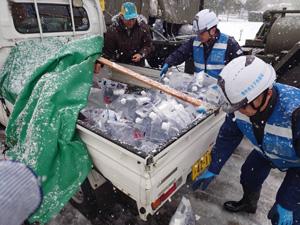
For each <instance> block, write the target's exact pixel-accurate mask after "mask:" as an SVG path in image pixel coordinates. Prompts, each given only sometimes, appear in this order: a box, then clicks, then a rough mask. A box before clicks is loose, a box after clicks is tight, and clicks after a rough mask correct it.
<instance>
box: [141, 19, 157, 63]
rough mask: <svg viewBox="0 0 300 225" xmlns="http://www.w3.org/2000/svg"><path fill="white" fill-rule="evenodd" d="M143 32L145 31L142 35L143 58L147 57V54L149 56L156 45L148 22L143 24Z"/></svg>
mask: <svg viewBox="0 0 300 225" xmlns="http://www.w3.org/2000/svg"><path fill="white" fill-rule="evenodd" d="M141 32H143V35H142V43H143V46H142V48H141V50H140V51H139V52H140V54H141V55H142V56H143V58H146V57H147V56H149V54H150V53H151V52H153V51H154V45H153V43H152V37H151V33H150V28H149V26H148V25H147V24H143V26H142V29H141Z"/></svg>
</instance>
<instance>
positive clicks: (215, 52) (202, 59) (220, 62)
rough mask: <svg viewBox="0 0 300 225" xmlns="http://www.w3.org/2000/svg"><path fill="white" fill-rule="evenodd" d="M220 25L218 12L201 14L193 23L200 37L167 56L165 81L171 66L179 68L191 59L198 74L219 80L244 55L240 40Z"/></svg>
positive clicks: (164, 66)
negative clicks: (224, 69) (226, 68)
mask: <svg viewBox="0 0 300 225" xmlns="http://www.w3.org/2000/svg"><path fill="white" fill-rule="evenodd" d="M218 22H219V20H218V18H217V16H216V14H215V13H214V12H211V11H209V10H208V9H203V10H201V11H200V12H198V13H197V14H196V16H195V19H194V20H193V31H194V32H195V33H196V34H197V36H196V37H192V38H191V39H189V40H188V41H187V42H186V43H184V44H182V45H181V46H180V47H179V48H178V49H176V50H175V51H174V52H173V53H172V54H171V55H169V56H168V57H167V59H166V60H165V62H164V65H163V67H162V69H161V72H160V76H161V78H162V77H164V76H165V74H166V73H167V71H168V68H169V67H171V66H177V65H179V64H181V63H183V62H184V61H186V60H187V59H189V58H190V57H193V60H194V72H196V73H198V72H201V71H204V72H205V73H207V74H208V75H210V76H212V77H214V78H217V76H218V75H219V73H220V72H221V70H222V69H223V67H224V65H226V64H227V63H228V62H230V61H231V60H232V59H234V58H236V57H238V56H240V55H242V53H243V52H242V50H241V47H240V46H239V44H238V43H237V42H236V40H235V39H234V38H233V37H230V36H228V35H226V34H224V33H221V32H220V30H219V29H218V28H217V25H218Z"/></svg>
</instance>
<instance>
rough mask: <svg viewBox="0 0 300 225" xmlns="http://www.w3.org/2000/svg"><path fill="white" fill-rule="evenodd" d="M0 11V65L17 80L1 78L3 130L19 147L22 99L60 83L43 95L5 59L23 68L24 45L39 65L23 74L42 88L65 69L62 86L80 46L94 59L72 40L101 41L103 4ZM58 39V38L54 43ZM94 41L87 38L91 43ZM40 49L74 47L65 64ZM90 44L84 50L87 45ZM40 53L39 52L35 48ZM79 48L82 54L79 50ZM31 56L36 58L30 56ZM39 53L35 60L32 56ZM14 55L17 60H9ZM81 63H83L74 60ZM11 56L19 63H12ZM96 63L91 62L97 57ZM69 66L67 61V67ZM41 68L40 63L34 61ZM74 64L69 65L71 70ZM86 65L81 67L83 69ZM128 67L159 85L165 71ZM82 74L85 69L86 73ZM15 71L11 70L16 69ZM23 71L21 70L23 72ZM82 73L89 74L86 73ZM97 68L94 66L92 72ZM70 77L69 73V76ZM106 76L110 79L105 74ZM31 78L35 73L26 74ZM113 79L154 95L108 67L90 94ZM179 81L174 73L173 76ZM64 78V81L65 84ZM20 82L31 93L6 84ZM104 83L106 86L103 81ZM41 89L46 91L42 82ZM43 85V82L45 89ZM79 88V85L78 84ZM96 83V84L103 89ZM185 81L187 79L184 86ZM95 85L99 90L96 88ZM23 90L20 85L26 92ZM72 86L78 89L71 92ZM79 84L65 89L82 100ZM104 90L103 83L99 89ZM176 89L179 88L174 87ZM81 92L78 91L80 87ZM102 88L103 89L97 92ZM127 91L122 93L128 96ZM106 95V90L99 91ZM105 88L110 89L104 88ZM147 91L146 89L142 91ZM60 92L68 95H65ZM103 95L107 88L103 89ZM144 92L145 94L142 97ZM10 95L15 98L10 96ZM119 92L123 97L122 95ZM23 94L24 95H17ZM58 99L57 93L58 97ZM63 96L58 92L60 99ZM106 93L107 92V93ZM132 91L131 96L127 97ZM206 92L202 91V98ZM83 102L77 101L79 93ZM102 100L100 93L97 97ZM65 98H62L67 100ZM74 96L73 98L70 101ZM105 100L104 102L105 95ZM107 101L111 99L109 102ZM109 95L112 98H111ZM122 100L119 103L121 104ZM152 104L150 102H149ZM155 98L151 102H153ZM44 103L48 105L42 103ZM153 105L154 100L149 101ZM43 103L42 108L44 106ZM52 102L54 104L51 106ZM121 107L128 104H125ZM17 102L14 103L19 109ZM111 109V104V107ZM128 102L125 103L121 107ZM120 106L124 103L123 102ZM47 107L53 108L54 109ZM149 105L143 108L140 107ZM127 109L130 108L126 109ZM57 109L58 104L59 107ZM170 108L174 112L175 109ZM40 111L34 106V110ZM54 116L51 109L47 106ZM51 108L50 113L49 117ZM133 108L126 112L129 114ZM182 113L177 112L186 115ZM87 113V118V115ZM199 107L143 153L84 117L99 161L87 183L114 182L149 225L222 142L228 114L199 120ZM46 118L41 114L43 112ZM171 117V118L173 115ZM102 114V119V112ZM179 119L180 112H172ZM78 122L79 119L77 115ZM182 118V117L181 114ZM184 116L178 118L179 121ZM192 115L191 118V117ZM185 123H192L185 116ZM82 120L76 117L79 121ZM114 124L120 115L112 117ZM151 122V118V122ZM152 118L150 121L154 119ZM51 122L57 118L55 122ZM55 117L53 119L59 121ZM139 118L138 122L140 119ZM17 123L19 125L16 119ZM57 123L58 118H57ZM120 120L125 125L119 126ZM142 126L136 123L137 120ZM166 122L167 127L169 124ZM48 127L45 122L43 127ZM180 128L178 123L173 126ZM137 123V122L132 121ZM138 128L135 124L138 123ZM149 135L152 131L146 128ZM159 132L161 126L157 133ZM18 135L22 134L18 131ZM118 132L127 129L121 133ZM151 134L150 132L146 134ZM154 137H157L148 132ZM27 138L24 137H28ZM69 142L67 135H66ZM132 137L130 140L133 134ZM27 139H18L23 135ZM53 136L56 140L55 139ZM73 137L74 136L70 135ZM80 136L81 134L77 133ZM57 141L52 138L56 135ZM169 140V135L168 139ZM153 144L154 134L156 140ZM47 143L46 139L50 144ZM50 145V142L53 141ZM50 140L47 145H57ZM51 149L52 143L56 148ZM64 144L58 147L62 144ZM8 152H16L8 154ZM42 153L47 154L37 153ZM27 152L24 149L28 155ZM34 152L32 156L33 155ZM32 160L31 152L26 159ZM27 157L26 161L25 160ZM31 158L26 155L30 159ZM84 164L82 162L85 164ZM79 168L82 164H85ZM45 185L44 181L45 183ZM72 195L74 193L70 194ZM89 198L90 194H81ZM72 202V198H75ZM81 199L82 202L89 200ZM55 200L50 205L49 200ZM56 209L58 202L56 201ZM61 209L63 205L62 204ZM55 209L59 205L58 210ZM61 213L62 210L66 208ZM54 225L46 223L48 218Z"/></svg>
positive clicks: (32, 3)
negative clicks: (220, 132) (149, 219)
mask: <svg viewBox="0 0 300 225" xmlns="http://www.w3.org/2000/svg"><path fill="white" fill-rule="evenodd" d="M0 12H1V14H2V19H1V21H0V23H1V26H0V66H1V70H2V75H3V71H5V72H6V75H7V73H11V74H12V78H8V80H6V81H3V79H4V78H3V77H1V95H2V96H1V104H0V122H1V124H3V125H4V126H7V125H9V126H8V129H7V130H6V131H7V134H8V135H9V134H11V136H13V137H12V138H10V137H9V136H8V139H10V140H13V141H11V142H12V143H15V142H16V141H18V140H17V139H14V138H15V136H14V135H15V134H12V133H10V132H12V131H11V130H12V128H11V127H13V126H14V125H16V124H13V123H12V124H13V125H11V126H10V122H11V120H12V119H15V118H18V116H20V115H21V116H24V114H25V117H24V118H26V114H27V112H26V111H22V110H20V105H22V104H23V103H24V101H23V102H22V101H21V100H20V99H18V97H19V98H22V100H24V98H25V97H27V98H28V99H29V100H30V99H31V98H30V96H29V95H28V94H27V93H31V94H32V95H39V94H41V93H43V92H46V91H49V87H51V88H57V86H59V84H57V83H55V82H54V84H55V85H53V86H49V87H48V89H43V90H42V91H41V90H40V89H38V90H37V91H33V92H31V90H30V85H28V83H30V82H35V79H31V78H30V79H29V81H28V80H26V79H28V77H21V78H18V77H15V75H16V74H17V72H19V73H20V74H23V73H22V72H20V71H17V69H16V68H17V67H18V66H19V65H9V66H7V63H6V66H5V67H4V66H3V65H5V61H6V59H7V60H12V61H11V62H17V63H19V62H21V61H20V60H22V59H20V60H19V59H16V58H14V57H16V56H18V54H16V52H17V50H15V47H19V51H20V52H19V57H20V56H21V57H20V58H23V57H24V58H26V57H27V56H28V57H35V58H36V61H30V60H28V61H27V63H26V65H24V66H26V68H28V69H27V70H26V71H24V74H27V75H28V73H29V72H28V71H31V72H32V74H34V75H36V74H37V73H41V74H42V76H41V79H40V80H41V81H39V82H40V83H42V84H47V82H48V80H47V79H48V78H49V79H51V78H50V77H49V74H53V72H55V74H56V72H59V71H60V70H61V68H64V70H63V72H65V74H64V76H66V78H65V77H64V79H61V77H56V78H55V79H56V80H55V81H57V80H59V81H61V82H65V81H66V79H67V78H68V77H70V76H71V75H72V69H73V68H76V66H77V65H75V64H72V63H74V61H75V62H76V60H70V57H69V56H70V55H72V54H71V52H72V51H76V48H80V47H82V49H81V50H82V51H83V52H84V51H91V53H89V54H90V55H95V53H94V51H93V48H92V47H91V45H89V44H90V43H89V44H86V43H85V42H84V40H83V41H82V40H80V41H79V43H80V44H79V45H75V44H76V42H74V43H75V44H74V43H73V42H72V40H76V39H80V38H81V37H86V36H90V35H100V37H101V36H103V32H104V31H105V24H104V19H103V15H102V11H101V8H100V5H99V1H98V0H55V1H53V0H51V1H50V0H48V1H47V0H38V1H37V0H8V1H2V2H1V7H0ZM55 38H57V39H55ZM25 40H28V41H30V43H29V44H28V43H26V42H25V45H26V44H27V45H28V46H29V47H31V48H32V49H33V50H34V51H31V50H30V49H29V50H28V48H26V49H25V48H24V49H25V50H26V51H28V52H27V55H24V54H25V53H23V55H22V47H23V45H22V43H24V41H25ZM87 40H89V39H87ZM94 40H98V39H92V41H94ZM39 43H47V44H48V43H50V44H54V45H53V46H56V48H57V49H58V50H59V48H60V47H61V48H64V47H65V48H66V46H68V45H70V46H71V48H70V49H68V48H66V49H64V50H65V52H64V58H63V57H61V58H54V59H53V57H52V58H51V59H49V58H47V57H49V55H51V56H53V55H54V56H57V54H56V52H55V49H53V48H48V47H45V46H43V44H39ZM85 44H86V45H85ZM96 44H101V41H99V42H96ZM39 46H42V47H41V49H43V48H44V51H47V54H48V55H47V54H45V53H43V54H44V55H37V56H35V55H34V54H38V50H37V49H38V48H39ZM35 48H36V49H35ZM81 50H80V51H81ZM31 52H32V53H31ZM31 54H33V55H31ZM11 55H13V57H10V56H11ZM76 57H79V56H77V55H76ZM12 58H13V59H12ZM86 58H88V57H83V59H82V60H85V59H86ZM92 59H93V58H92ZM64 60H65V61H64ZM31 62H32V63H33V64H34V63H35V66H37V65H38V63H40V64H39V65H38V66H37V68H36V69H32V68H30V63H31ZM36 62H38V63H36ZM54 64H55V65H57V69H55V70H54V71H52V70H51V69H52V67H51V66H53V65H54ZM69 64H70V65H71V66H69V67H68V65H69ZM81 64H82V63H78V65H79V66H82V65H81ZM124 66H126V67H127V68H130V69H131V70H133V71H136V72H138V73H140V74H143V75H144V76H147V77H150V78H153V79H158V78H159V71H158V70H154V69H150V68H141V67H133V66H128V65H124ZM80 68H83V67H80ZM10 69H11V70H12V71H10ZM19 69H20V68H19ZM43 70H47V71H48V72H47V73H45V75H43V73H42V71H43ZM79 70H80V71H78V70H76V71H75V70H74V73H75V72H76V73H80V72H82V71H81V69H79ZM82 70H83V71H84V69H82ZM90 70H92V68H90ZM66 71H67V72H66ZM105 71H106V73H105ZM87 73H89V74H90V73H92V71H89V72H87ZM28 76H29V75H28ZM82 76H83V74H78V77H77V79H78V82H79V79H81V78H82ZM104 76H105V77H107V78H109V79H110V80H114V82H122V83H115V85H116V86H118V85H119V84H120V85H123V86H125V87H127V86H128V88H125V89H126V90H127V89H133V90H135V89H137V90H138V97H137V98H140V97H143V99H145V98H144V97H145V96H140V93H146V97H149V95H148V93H152V90H151V88H149V86H147V85H145V84H144V83H141V82H137V81H136V80H135V79H132V78H130V77H128V76H125V75H124V74H122V73H120V72H117V71H115V70H111V69H109V68H106V67H104V68H103V69H102V70H101V73H100V74H96V75H95V76H94V82H93V83H94V84H93V89H92V90H96V92H93V91H91V95H92V94H93V93H100V92H101V88H100V89H99V86H98V85H97V84H99V82H100V83H101V82H102V84H103V80H101V79H102V78H103V77H104ZM181 76H182V77H183V78H184V77H185V76H188V75H186V74H183V73H178V74H177V77H181ZM174 77H175V75H174ZM60 79H61V80H60ZM14 80H16V81H17V82H19V84H20V85H21V86H22V85H23V86H25V87H26V88H25V89H26V90H25V91H24V89H22V90H18V91H17V93H16V92H14V93H13V92H12V90H9V88H7V87H14V88H15V87H16V85H15V86H9V85H7V82H14ZM104 81H105V80H104ZM39 82H38V83H35V84H38V85H40V83H39ZM43 82H44V83H43ZM73 82H74V80H73ZM97 82H98V83H97ZM182 82H183V81H182ZM95 83H96V86H95ZM20 85H19V86H20ZM72 85H73V86H72ZM74 85H75V86H76V85H78V84H77V83H76V82H74V83H72V84H68V83H66V90H69V89H70V90H72V91H73V92H72V93H73V94H75V95H77V94H78V92H79V91H78V90H77V89H76V88H74ZM100 86H101V85H100ZM175 86H176V85H175ZM76 87H77V86H76ZM77 88H78V89H81V86H78V87H77ZM97 88H98V89H97ZM125 89H124V90H125ZM97 90H98V91H100V92H97ZM104 90H106V89H104ZM124 90H123V92H122V91H121V92H118V91H114V90H112V92H113V93H119V98H120V97H121V100H122V95H123V94H124ZM141 90H142V91H141ZM60 91H61V92H63V91H64V90H62V89H60ZM102 91H103V89H102ZM143 91H144V92H143ZM7 93H9V94H7ZM120 93H121V94H120ZM19 94H20V95H21V97H20V96H18V95H19ZM52 94H53V93H52ZM56 94H57V93H54V97H55V95H56ZM60 94H62V95H59V96H61V97H62V96H64V95H65V96H66V95H70V94H69V93H66V94H63V93H60ZM102 94H103V92H102ZM126 94H127V92H126V93H125V95H126ZM202 94H203V93H202ZM160 95H161V94H160V93H158V94H157V95H156V96H160ZM78 96H79V95H78ZM99 96H101V93H100V94H99ZM61 97H60V98H61ZM66 97H69V96H66ZM86 97H87V96H86ZM102 97H103V96H102ZM104 97H106V96H104ZM110 97H111V96H110ZM60 98H58V99H57V98H54V99H55V101H56V103H61V101H62V100H61V99H60ZM162 98H163V99H164V100H166V99H167V100H170V99H169V98H170V97H166V96H164V97H162ZM89 99H92V100H95V101H96V102H97V101H100V100H99V99H100V97H99V98H97V95H96V98H94V99H93V98H91V96H90V98H89ZM117 99H118V98H117ZM146 99H147V98H146ZM149 99H150V100H149ZM154 99H156V100H157V97H155V98H152V97H151V96H150V97H149V98H148V103H149V104H150V105H155V104H156V103H157V102H155V101H156V100H154ZM43 100H44V99H43ZM71 100H72V101H75V100H78V99H71ZM32 101H33V106H32V105H31V106H32V107H37V106H36V104H37V105H38V107H41V108H43V107H44V105H43V101H39V102H38V103H36V104H35V103H34V101H35V98H33V100H32ZM149 101H150V102H149ZM172 101H173V103H174V105H176V106H178V108H177V109H180V110H183V113H184V114H183V115H189V114H186V112H185V111H184V109H188V108H191V106H190V104H186V103H184V102H182V101H179V100H175V99H173V100H171V102H172ZM41 102H42V103H41ZM50 102H51V101H50ZM121 102H122V101H121ZM158 102H159V103H158V104H156V105H155V106H156V107H161V108H160V111H164V110H165V111H166V112H168V110H170V109H168V107H163V106H162V105H161V104H163V101H161V100H159V101H158ZM13 103H15V105H14V104H13ZM109 103H111V102H109ZM123 103H124V102H123ZM123 103H122V104H123ZM47 104H50V106H49V105H47V107H51V103H48V102H47ZM90 104H92V103H91V102H88V105H90ZM107 105H108V103H107V102H105V104H104V105H103V108H102V112H103V110H104V111H105V110H108V109H107V108H105V107H107ZM142 105H143V104H142ZM125 106H126V104H125ZM26 107H27V106H25V107H24V108H23V109H24V110H26V109H28V110H29V109H30V106H28V107H29V108H26ZM55 107H56V106H55V105H54V108H55ZM136 107H140V105H137V106H136ZM169 108H171V107H169ZM35 109H36V108H35ZM16 110H20V111H19V112H16ZM47 110H48V108H47ZM47 110H45V111H47ZM60 110H61V111H63V112H68V110H69V109H65V108H62V109H60ZM130 110H131V108H130V109H128V110H127V111H130ZM180 110H177V111H180ZM84 111H85V110H83V111H82V112H84ZM192 111H193V109H192V110H190V115H191V114H192V116H191V117H190V116H189V120H190V123H189V124H185V125H186V127H182V129H181V130H180V131H176V132H175V136H174V135H173V136H172V138H169V139H166V140H161V142H158V143H156V144H154V145H152V147H151V145H150V147H149V145H147V148H146V150H145V148H139V146H138V147H136V146H133V145H128V144H126V143H125V144H124V143H123V142H122V141H120V140H118V138H117V139H116V138H115V139H114V138H113V137H112V136H111V134H107V133H105V132H103V130H101V129H99V127H98V128H97V127H96V126H95V123H97V121H96V122H95V121H94V122H95V123H94V124H91V123H90V122H89V121H88V120H86V119H87V116H86V115H84V113H81V114H80V115H82V114H83V117H82V116H79V118H78V120H77V125H76V132H77V133H78V134H79V136H80V138H81V139H82V140H83V142H84V143H85V145H86V146H87V149H88V152H89V155H90V157H91V159H92V162H93V170H92V172H91V173H90V174H89V176H88V180H89V183H90V186H91V187H92V190H93V191H95V190H96V189H98V188H101V186H102V185H103V183H106V182H111V183H112V185H113V186H115V187H116V188H117V189H118V190H120V191H121V192H123V193H125V194H126V195H127V196H129V197H130V198H131V199H133V200H134V201H135V203H136V206H137V209H138V213H139V215H140V218H141V219H142V220H147V217H148V216H149V215H153V214H154V213H155V212H156V211H157V210H158V209H159V208H160V207H161V206H162V205H163V204H164V203H165V202H166V201H167V200H168V199H169V198H170V197H171V196H172V195H173V194H174V193H175V192H176V191H178V190H179V188H180V187H181V186H182V185H184V184H185V183H186V181H187V177H188V175H189V174H190V173H191V172H192V177H196V176H197V175H198V174H199V173H200V171H201V170H203V169H204V168H205V167H206V166H207V165H208V163H209V160H210V158H209V149H210V148H211V146H212V145H213V143H214V140H215V138H216V135H217V133H218V129H219V127H220V125H221V124H222V122H223V120H224V113H222V112H219V111H218V109H217V108H212V109H211V110H209V111H208V113H207V114H205V115H202V116H200V117H199V115H195V114H193V112H192ZM39 113H41V112H39ZM54 113H55V112H54ZM72 113H73V112H68V113H67V114H64V115H65V116H66V115H69V114H72ZM148 113H149V114H151V112H150V111H148ZM155 113H157V111H155V110H154V113H153V112H152V114H151V115H152V120H153V121H154V119H153V118H157V117H154V116H153V115H154V114H155ZM172 113H173V112H172ZM37 114H38V113H36V114H34V113H33V117H37V120H39V119H40V118H41V117H44V115H43V114H38V115H39V116H37ZM49 114H51V115H53V111H51V112H50V113H49ZM101 115H102V114H101ZM105 115H106V119H109V118H110V114H105ZM174 115H175V114H174ZM9 116H10V121H9V120H8V117H9ZM75 116H77V114H76V115H75ZM175 117H176V115H175ZM178 117H180V116H178ZM187 117H188V116H187ZM187 117H186V118H187ZM24 118H23V119H21V123H20V124H21V126H27V124H26V122H24V121H26V120H25V119H24ZM76 118H77V117H76ZM114 118H115V117H114ZM149 118H150V119H151V116H150V117H149ZM149 118H148V119H149ZM52 119H53V118H52ZM55 119H56V118H54V119H53V120H54V121H56V120H55ZM135 119H136V118H135ZM16 120H17V119H16ZM51 121H52V120H51ZM181 121H183V122H186V121H188V120H186V121H185V119H182V120H181ZM117 122H120V121H117ZM135 122H137V120H135ZM167 122H168V121H167ZM167 122H166V121H165V124H164V129H168V128H169V125H167ZM28 123H30V124H29V125H28V126H31V125H32V124H33V123H34V121H32V120H30V121H28ZM44 123H46V122H44ZM55 123H58V122H53V123H52V122H49V124H43V126H44V127H45V128H46V129H49V130H47V132H48V131H49V132H50V133H51V132H52V131H51V127H52V126H53V127H55V125H57V126H62V125H59V124H55ZM159 123H160V124H158V125H160V126H162V123H163V120H160V121H159ZM175 123H176V121H175ZM134 124H135V123H134ZM133 126H134V125H133ZM144 128H145V129H147V128H148V127H147V126H145V127H144ZM157 129H158V128H157ZM17 130H18V131H19V130H20V129H19V128H18V129H17ZM120 130H122V129H121V128H120ZM152 131H155V129H154V127H152ZM28 132H29V133H30V132H32V133H34V132H33V131H32V130H26V131H25V132H24V133H25V134H27V135H28ZM38 132H41V133H42V134H43V135H48V133H47V132H46V133H45V132H44V131H43V130H42V129H39V130H38ZM124 132H125V136H126V130H125V129H124ZM146 132H147V131H145V132H144V134H145V133H146ZM149 132H150V133H151V131H149ZM24 133H23V135H24ZM61 135H63V136H65V134H61ZM127 135H128V136H130V134H127ZM21 136H22V135H20V137H21ZM54 136H55V135H54ZM71 136H72V135H71ZM75 136H76V135H75ZM137 136H138V138H140V136H139V135H137ZM51 137H53V136H51ZM168 137H170V136H168ZM151 138H153V137H152V136H151V135H150V139H151ZM47 141H48V140H47ZM50 142H51V141H50ZM50 142H49V144H51V143H50ZM28 143H32V145H30V148H33V149H34V148H35V147H36V143H35V142H32V140H25V141H24V145H26V144H28ZM52 144H53V143H52ZM57 145H58V144H57ZM43 146H45V148H47V145H43ZM8 151H10V150H8ZM39 151H42V150H41V149H39ZM25 152H26V149H25ZM27 153H28V152H27ZM28 154H29V153H28ZM24 157H25V156H24ZM26 157H28V155H26ZM81 162H82V161H81ZM72 163H73V165H74V168H75V167H76V162H72ZM79 164H80V163H79ZM72 170H73V168H71V167H70V168H69V171H70V172H71V171H72ZM45 179H47V177H46V178H43V181H44V180H45ZM77 185H78V184H77ZM71 194H73V193H71ZM82 194H83V195H85V194H86V193H82ZM50 197H51V196H50ZM70 197H71V196H70ZM74 199H75V200H74V201H75V202H76V203H77V204H80V200H79V201H78V198H77V199H76V197H75V198H74ZM83 199H85V198H84V196H83ZM48 200H49V199H48V198H47V197H46V200H45V201H48ZM49 201H50V202H51V201H52V200H51V199H50V200H49ZM53 204H54V203H53ZM57 207H58V208H59V206H57ZM53 208H54V207H53ZM60 208H61V206H60ZM55 213H57V211H56V212H55V211H53V214H55ZM45 218H47V219H49V218H48V217H45ZM47 219H45V220H44V221H42V222H45V221H46V220H47Z"/></svg>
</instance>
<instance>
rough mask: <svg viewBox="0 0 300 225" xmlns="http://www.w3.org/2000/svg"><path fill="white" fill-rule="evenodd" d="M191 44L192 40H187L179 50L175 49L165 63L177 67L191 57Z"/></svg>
mask: <svg viewBox="0 0 300 225" xmlns="http://www.w3.org/2000/svg"><path fill="white" fill-rule="evenodd" d="M193 42H194V38H191V39H189V40H188V41H187V42H185V43H183V44H182V45H181V46H180V47H179V48H177V49H176V50H175V51H174V52H173V53H172V54H171V55H169V56H168V58H167V59H166V60H165V63H167V64H169V65H170V66H177V65H179V64H181V63H183V62H184V61H186V60H187V59H189V58H190V57H192V55H193Z"/></svg>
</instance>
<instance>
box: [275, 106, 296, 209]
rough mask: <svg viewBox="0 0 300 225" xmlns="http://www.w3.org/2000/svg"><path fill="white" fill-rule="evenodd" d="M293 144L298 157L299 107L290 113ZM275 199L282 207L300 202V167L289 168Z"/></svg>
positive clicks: (293, 205) (292, 206)
mask: <svg viewBox="0 0 300 225" xmlns="http://www.w3.org/2000/svg"><path fill="white" fill-rule="evenodd" d="M292 133H293V146H294V149H295V151H296V154H297V155H298V157H300V108H298V109H296V110H295V111H294V112H293V114H292ZM276 201H277V202H278V203H279V204H281V205H282V206H283V207H284V208H286V209H289V210H294V209H295V207H296V206H297V207H299V202H300V168H291V169H289V170H288V171H287V173H286V176H285V178H284V180H283V182H282V184H281V186H280V188H279V190H278V193H277V196H276Z"/></svg>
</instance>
